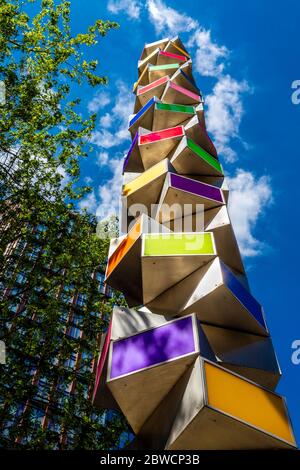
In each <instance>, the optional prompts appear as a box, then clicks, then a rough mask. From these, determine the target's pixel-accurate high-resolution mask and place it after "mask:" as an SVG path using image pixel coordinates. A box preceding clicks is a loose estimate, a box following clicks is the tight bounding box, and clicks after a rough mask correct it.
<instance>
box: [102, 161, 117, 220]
mask: <svg viewBox="0 0 300 470" xmlns="http://www.w3.org/2000/svg"><path fill="white" fill-rule="evenodd" d="M110 169H111V171H112V177H111V178H110V179H109V180H108V181H106V182H105V183H104V184H103V185H101V186H100V187H99V190H98V193H99V198H100V200H99V204H98V208H97V211H96V216H97V217H98V218H99V219H105V218H107V217H109V216H110V215H113V214H116V215H118V214H119V203H120V196H121V190H122V169H123V158H120V159H118V158H114V159H112V160H110Z"/></svg>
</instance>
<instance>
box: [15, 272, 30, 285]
mask: <svg viewBox="0 0 300 470" xmlns="http://www.w3.org/2000/svg"><path fill="white" fill-rule="evenodd" d="M26 279H27V278H26V274H25V273H24V272H22V271H21V272H20V273H19V274H18V275H17V277H16V282H17V284H25V282H26Z"/></svg>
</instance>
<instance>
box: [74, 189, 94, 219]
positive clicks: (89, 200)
mask: <svg viewBox="0 0 300 470" xmlns="http://www.w3.org/2000/svg"><path fill="white" fill-rule="evenodd" d="M78 206H79V209H80V210H83V209H86V210H87V211H88V212H90V213H91V214H95V211H96V209H97V199H96V195H95V191H92V192H90V193H88V194H87V195H86V196H85V197H84V198H83V199H82V200H81V201H80V202H79V204H78Z"/></svg>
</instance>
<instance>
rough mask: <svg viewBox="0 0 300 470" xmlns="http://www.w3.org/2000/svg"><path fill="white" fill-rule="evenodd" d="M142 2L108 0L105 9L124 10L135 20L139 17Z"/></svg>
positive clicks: (113, 11) (117, 11)
mask: <svg viewBox="0 0 300 470" xmlns="http://www.w3.org/2000/svg"><path fill="white" fill-rule="evenodd" d="M141 7H142V2H141V1H140V0H109V2H108V4H107V9H108V10H109V11H110V12H111V13H114V14H116V13H119V12H120V11H124V12H125V13H127V15H128V16H129V17H130V18H132V19H135V20H137V19H138V18H139V17H140V12H141Z"/></svg>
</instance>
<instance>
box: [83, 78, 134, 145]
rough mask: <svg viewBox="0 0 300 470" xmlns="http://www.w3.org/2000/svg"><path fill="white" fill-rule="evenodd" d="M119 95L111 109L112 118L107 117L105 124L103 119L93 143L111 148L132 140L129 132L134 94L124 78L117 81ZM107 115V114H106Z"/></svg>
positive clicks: (93, 136) (93, 137)
mask: <svg viewBox="0 0 300 470" xmlns="http://www.w3.org/2000/svg"><path fill="white" fill-rule="evenodd" d="M116 87H117V90H118V91H117V95H116V98H115V101H114V104H113V106H112V109H111V110H110V118H111V119H106V121H105V126H103V122H102V125H101V119H100V123H99V127H98V128H97V129H96V130H95V131H94V132H93V134H92V137H91V143H92V144H95V145H97V146H98V147H100V148H105V149H109V148H111V147H115V146H117V145H120V144H122V143H123V142H124V141H126V140H130V133H129V132H128V119H129V114H130V111H131V110H132V109H133V104H134V96H133V94H132V91H131V90H130V88H129V86H128V85H126V83H124V82H123V81H122V80H118V81H117V82H116ZM104 117H105V116H104Z"/></svg>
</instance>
